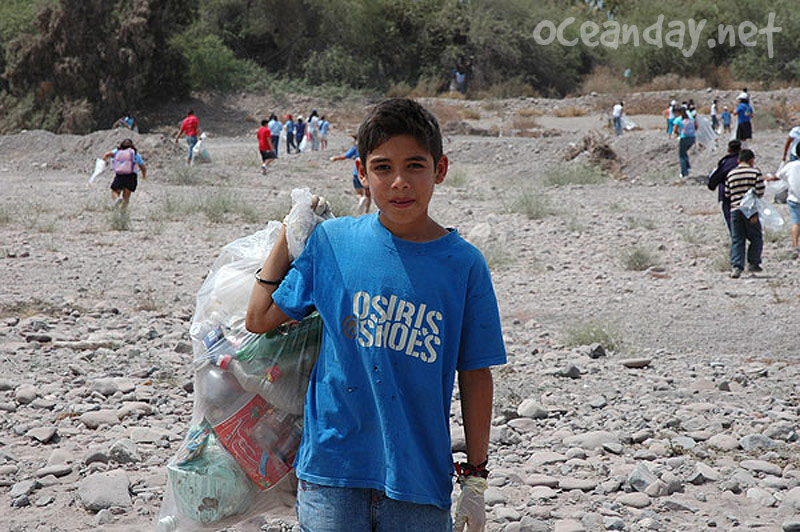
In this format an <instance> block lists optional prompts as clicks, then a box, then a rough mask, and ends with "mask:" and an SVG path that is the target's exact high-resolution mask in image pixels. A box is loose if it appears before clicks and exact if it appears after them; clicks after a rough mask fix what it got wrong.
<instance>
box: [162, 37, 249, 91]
mask: <svg viewBox="0 0 800 532" xmlns="http://www.w3.org/2000/svg"><path fill="white" fill-rule="evenodd" d="M171 44H172V45H174V46H175V47H176V48H177V49H179V50H180V51H181V53H182V54H183V55H184V57H186V59H187V60H188V61H189V78H190V80H191V84H192V88H194V89H196V90H228V89H238V88H241V87H242V86H244V85H245V84H246V83H247V81H248V80H249V79H251V77H252V75H253V74H254V73H255V71H256V70H257V67H255V66H254V65H253V64H252V63H250V62H249V61H246V60H243V59H239V58H237V57H236V55H235V54H234V53H233V50H231V49H230V48H228V47H227V46H225V43H224V42H223V41H222V39H220V38H219V37H217V36H216V35H200V34H198V33H195V32H194V31H189V32H186V33H183V34H181V35H179V36H177V37H175V38H173V39H172V41H171Z"/></svg>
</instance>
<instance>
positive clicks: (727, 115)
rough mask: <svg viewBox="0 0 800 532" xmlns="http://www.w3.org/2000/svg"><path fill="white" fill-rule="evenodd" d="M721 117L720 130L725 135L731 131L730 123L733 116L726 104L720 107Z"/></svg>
mask: <svg viewBox="0 0 800 532" xmlns="http://www.w3.org/2000/svg"><path fill="white" fill-rule="evenodd" d="M720 118H722V132H723V133H724V134H726V135H729V134H730V133H731V123H732V122H733V117H732V116H731V112H730V111H729V110H728V106H727V105H724V106H723V107H722V114H721V115H720Z"/></svg>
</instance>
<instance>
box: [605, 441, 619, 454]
mask: <svg viewBox="0 0 800 532" xmlns="http://www.w3.org/2000/svg"><path fill="white" fill-rule="evenodd" d="M603 449H604V450H606V451H608V452H609V453H611V454H622V451H623V450H624V447H622V444H621V443H617V442H613V441H610V442H607V443H604V444H603Z"/></svg>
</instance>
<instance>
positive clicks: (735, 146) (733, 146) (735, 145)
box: [728, 139, 742, 153]
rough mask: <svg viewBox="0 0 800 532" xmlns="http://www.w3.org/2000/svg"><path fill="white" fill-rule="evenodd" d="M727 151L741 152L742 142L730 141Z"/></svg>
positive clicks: (737, 140)
mask: <svg viewBox="0 0 800 532" xmlns="http://www.w3.org/2000/svg"><path fill="white" fill-rule="evenodd" d="M728 151H729V152H731V153H739V152H740V151H742V141H741V140H739V139H733V140H732V141H730V142H728Z"/></svg>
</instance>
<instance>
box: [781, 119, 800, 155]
mask: <svg viewBox="0 0 800 532" xmlns="http://www.w3.org/2000/svg"><path fill="white" fill-rule="evenodd" d="M798 143H800V126H795V127H793V128H792V129H791V131H789V136H788V137H786V144H784V145H783V160H784V161H785V160H786V156H787V155H788V156H789V160H790V161H796V160H797V154H796V153H795V152H796V151H797V144H798Z"/></svg>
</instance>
